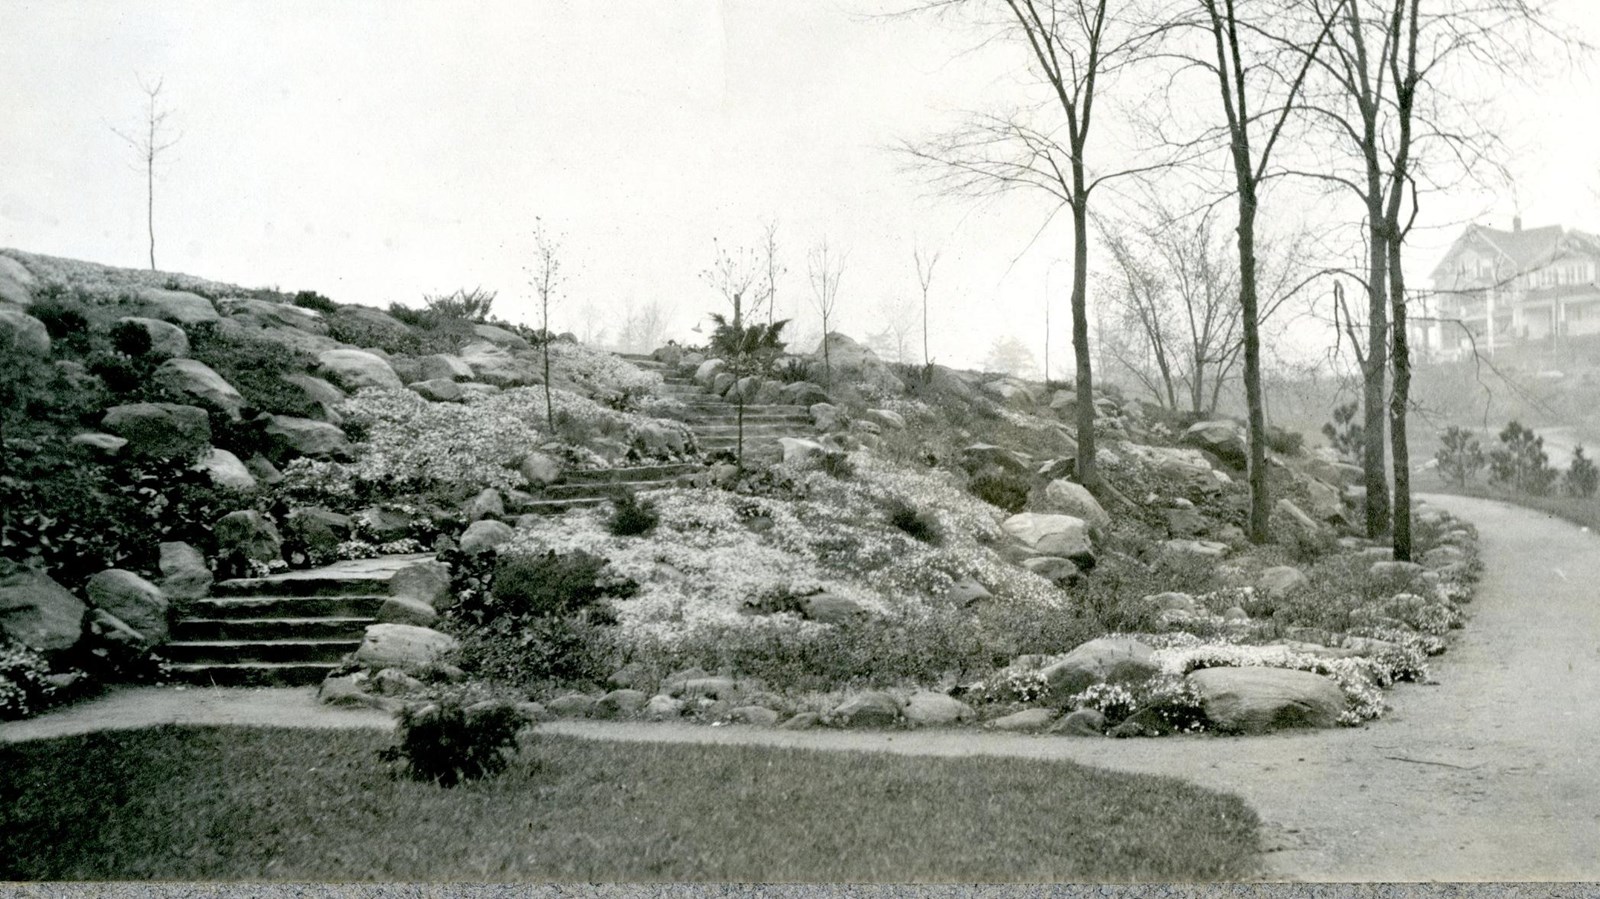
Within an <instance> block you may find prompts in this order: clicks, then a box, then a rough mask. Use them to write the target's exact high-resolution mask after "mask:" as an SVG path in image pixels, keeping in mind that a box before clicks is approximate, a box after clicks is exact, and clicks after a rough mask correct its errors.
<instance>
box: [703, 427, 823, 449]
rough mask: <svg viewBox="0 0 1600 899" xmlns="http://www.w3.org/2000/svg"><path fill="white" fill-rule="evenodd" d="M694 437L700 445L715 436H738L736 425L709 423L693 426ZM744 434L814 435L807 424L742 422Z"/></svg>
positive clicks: (747, 436) (773, 435)
mask: <svg viewBox="0 0 1600 899" xmlns="http://www.w3.org/2000/svg"><path fill="white" fill-rule="evenodd" d="M694 433H695V439H696V440H698V441H699V442H700V443H701V444H702V445H703V444H704V443H705V442H706V441H707V440H710V439H714V438H717V437H738V436H739V426H738V425H711V426H708V427H704V428H695V429H694ZM744 436H745V437H746V438H749V437H810V436H814V432H813V429H812V428H811V426H809V425H807V426H806V427H805V428H804V429H801V428H798V427H796V426H794V425H790V424H770V425H767V424H751V423H750V422H748V421H747V422H745V423H744Z"/></svg>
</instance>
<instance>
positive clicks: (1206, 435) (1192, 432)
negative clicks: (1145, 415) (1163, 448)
mask: <svg viewBox="0 0 1600 899" xmlns="http://www.w3.org/2000/svg"><path fill="white" fill-rule="evenodd" d="M1180 442H1181V443H1184V444H1186V445H1188V446H1192V447H1195V448H1197V449H1201V450H1204V451H1206V452H1208V453H1210V454H1211V455H1213V456H1216V457H1217V458H1218V459H1221V460H1222V461H1223V463H1225V464H1227V465H1229V466H1232V467H1233V468H1237V469H1240V470H1243V469H1244V468H1245V467H1246V466H1248V465H1249V464H1250V448H1249V445H1248V443H1247V442H1246V441H1245V433H1244V428H1243V427H1241V426H1240V425H1239V423H1238V422H1236V421H1230V420H1228V419H1225V418H1219V419H1215V420H1212V421H1200V422H1195V423H1194V424H1192V425H1190V426H1189V429H1188V430H1186V431H1184V432H1183V437H1182V438H1181V440H1180Z"/></svg>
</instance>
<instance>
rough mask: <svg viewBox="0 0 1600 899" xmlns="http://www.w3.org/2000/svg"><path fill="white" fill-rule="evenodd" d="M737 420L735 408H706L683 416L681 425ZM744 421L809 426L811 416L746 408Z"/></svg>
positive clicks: (807, 413) (721, 422) (737, 411)
mask: <svg viewBox="0 0 1600 899" xmlns="http://www.w3.org/2000/svg"><path fill="white" fill-rule="evenodd" d="M738 420H739V410H738V408H737V407H730V408H728V409H710V408H706V409H696V410H695V411H693V412H690V413H689V414H688V415H685V416H684V418H683V423H684V424H686V425H689V426H691V427H693V426H696V425H702V424H708V425H709V424H723V423H726V422H737V421H738ZM744 420H745V421H746V422H751V421H778V422H797V423H803V424H806V425H809V424H811V414H810V413H809V412H752V411H750V408H749V407H746V408H745V410H744Z"/></svg>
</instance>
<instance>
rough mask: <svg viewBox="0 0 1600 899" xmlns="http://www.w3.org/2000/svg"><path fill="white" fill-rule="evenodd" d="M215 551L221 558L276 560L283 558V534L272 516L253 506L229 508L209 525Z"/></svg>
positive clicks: (259, 560)
mask: <svg viewBox="0 0 1600 899" xmlns="http://www.w3.org/2000/svg"><path fill="white" fill-rule="evenodd" d="M212 533H213V534H215V535H216V538H217V554H218V555H220V556H222V557H224V558H232V559H248V560H252V561H256V562H275V561H278V560H279V559H281V558H283V538H282V537H281V536H279V534H278V527H277V525H275V524H273V523H272V519H270V518H268V517H266V516H265V515H262V514H261V513H260V512H257V511H255V510H253V509H244V510H241V511H238V512H229V513H228V514H227V515H224V516H222V517H221V518H219V519H218V520H217V523H216V525H215V526H214V527H213V528H212Z"/></svg>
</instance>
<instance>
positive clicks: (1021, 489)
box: [967, 472, 1029, 515]
mask: <svg viewBox="0 0 1600 899" xmlns="http://www.w3.org/2000/svg"><path fill="white" fill-rule="evenodd" d="M967 489H968V490H970V491H971V492H972V495H973V496H976V497H977V498H978V499H981V500H983V501H984V502H986V503H988V504H989V505H991V506H997V507H999V508H1001V509H1004V510H1006V511H1007V512H1010V513H1012V514H1013V515H1015V514H1016V513H1018V512H1021V511H1022V510H1023V509H1024V508H1026V507H1027V505H1028V490H1029V484H1028V480H1027V479H1026V478H1024V477H1022V476H1021V475H1016V474H1012V473H1010V472H1000V473H998V474H981V475H979V476H977V477H975V478H973V479H972V481H971V482H970V483H969V484H968V485H967Z"/></svg>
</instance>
